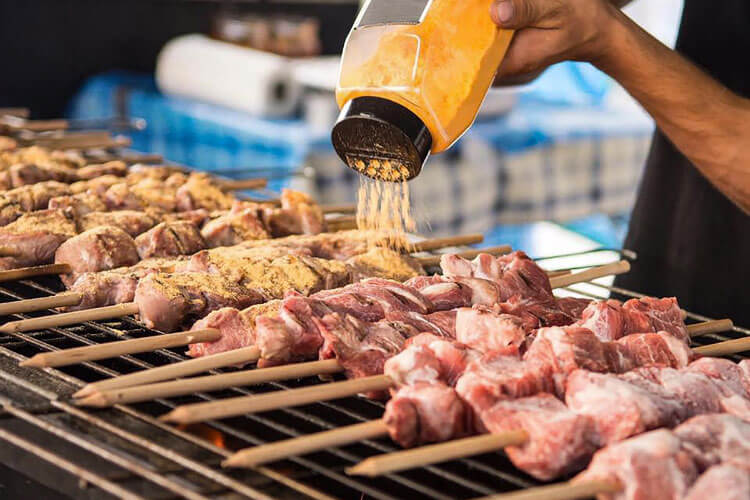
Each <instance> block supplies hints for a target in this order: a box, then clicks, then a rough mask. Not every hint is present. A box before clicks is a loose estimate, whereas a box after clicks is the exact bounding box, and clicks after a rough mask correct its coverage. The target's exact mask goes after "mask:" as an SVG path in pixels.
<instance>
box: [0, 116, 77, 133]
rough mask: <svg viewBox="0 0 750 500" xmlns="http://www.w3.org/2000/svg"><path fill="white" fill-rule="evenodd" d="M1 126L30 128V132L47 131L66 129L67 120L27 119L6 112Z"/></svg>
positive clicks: (0, 122)
mask: <svg viewBox="0 0 750 500" xmlns="http://www.w3.org/2000/svg"><path fill="white" fill-rule="evenodd" d="M0 127H7V128H9V129H12V130H28V131H30V132H46V131H50V130H65V129H67V128H68V122H67V120H27V119H26V118H23V117H19V116H14V114H11V113H6V114H4V116H2V117H0Z"/></svg>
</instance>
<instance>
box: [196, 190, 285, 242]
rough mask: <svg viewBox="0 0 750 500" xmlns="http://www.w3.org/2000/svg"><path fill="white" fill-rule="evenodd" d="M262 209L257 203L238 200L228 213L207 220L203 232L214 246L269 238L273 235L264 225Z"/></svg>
mask: <svg viewBox="0 0 750 500" xmlns="http://www.w3.org/2000/svg"><path fill="white" fill-rule="evenodd" d="M260 210H261V208H260V206H259V205H257V204H255V203H247V202H241V201H237V202H235V203H234V205H233V206H232V209H231V210H230V211H229V212H228V213H227V214H225V215H222V216H221V217H218V218H216V219H214V220H212V221H209V222H207V223H206V225H205V226H204V227H203V229H202V230H201V234H202V235H203V237H204V238H205V240H206V241H207V242H208V243H209V245H210V246H211V247H212V248H213V247H222V246H230V245H238V244H240V243H242V242H243V241H249V240H265V239H268V238H270V236H271V235H270V234H269V232H268V231H267V230H266V228H265V226H264V225H263V221H262V220H261V217H260Z"/></svg>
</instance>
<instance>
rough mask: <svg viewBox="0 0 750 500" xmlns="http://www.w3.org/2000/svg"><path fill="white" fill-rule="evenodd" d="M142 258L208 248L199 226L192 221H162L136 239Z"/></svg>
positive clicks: (173, 254)
mask: <svg viewBox="0 0 750 500" xmlns="http://www.w3.org/2000/svg"><path fill="white" fill-rule="evenodd" d="M135 245H136V247H137V248H138V255H140V257H141V259H147V258H150V257H171V256H177V255H191V254H194V253H195V252H198V251H200V250H203V249H204V248H206V242H205V241H203V237H202V236H201V234H200V231H198V228H197V227H195V225H194V224H191V223H190V222H162V223H161V224H157V225H156V226H154V227H153V228H151V229H150V230H148V231H146V232H145V233H143V234H141V235H140V236H138V237H137V238H136V239H135Z"/></svg>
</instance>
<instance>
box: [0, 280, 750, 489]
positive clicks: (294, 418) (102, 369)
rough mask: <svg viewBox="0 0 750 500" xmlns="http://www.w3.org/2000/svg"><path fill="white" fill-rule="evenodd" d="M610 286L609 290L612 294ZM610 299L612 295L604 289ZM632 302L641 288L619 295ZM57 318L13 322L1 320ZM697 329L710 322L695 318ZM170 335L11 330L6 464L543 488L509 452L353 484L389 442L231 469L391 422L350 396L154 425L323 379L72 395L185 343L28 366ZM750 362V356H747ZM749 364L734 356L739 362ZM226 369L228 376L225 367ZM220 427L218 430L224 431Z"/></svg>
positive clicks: (180, 479) (62, 478) (34, 293)
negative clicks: (81, 401) (36, 358)
mask: <svg viewBox="0 0 750 500" xmlns="http://www.w3.org/2000/svg"><path fill="white" fill-rule="evenodd" d="M603 288H606V287H603ZM60 290H61V285H60V283H59V281H58V280H57V278H42V279H38V280H34V281H20V282H13V283H5V284H3V286H2V287H0V297H1V298H2V299H1V300H2V301H12V300H16V299H22V298H33V297H40V296H44V295H48V294H51V293H56V292H58V291H60ZM602 291H606V290H602ZM615 291H618V292H621V293H623V294H625V295H632V292H628V291H626V290H620V289H616V290H615ZM46 314H50V312H49V311H41V312H38V313H31V314H29V315H16V316H13V317H2V318H0V322H5V321H11V320H14V319H22V318H25V317H31V316H35V315H46ZM689 317H690V319H691V320H693V321H702V320H704V319H707V318H703V317H702V316H698V315H695V314H691V315H690V316H689ZM747 334H750V331H748V330H745V329H742V328H735V330H734V331H732V332H727V333H726V334H724V335H713V334H712V335H705V336H702V337H699V338H698V339H696V342H695V343H696V345H705V344H710V343H714V342H718V341H722V340H729V339H732V338H739V337H743V336H745V335H747ZM150 335H158V332H155V331H151V330H148V329H146V328H144V327H142V326H141V325H139V324H138V323H136V322H134V321H133V320H131V319H128V318H124V319H122V320H120V321H107V322H103V323H86V324H84V325H78V326H74V327H68V328H53V329H49V330H43V331H38V332H30V333H18V334H10V335H8V334H0V378H2V381H3V382H2V383H3V390H2V394H0V403H2V405H3V410H4V411H0V439H1V440H3V441H5V442H6V443H7V445H3V446H0V463H2V464H4V465H6V466H8V467H12V468H14V469H16V470H18V471H21V472H23V473H25V474H26V475H28V476H30V477H32V478H34V479H35V480H37V481H40V482H41V483H42V484H43V485H44V486H46V487H48V488H51V489H53V490H59V491H61V492H63V493H64V494H67V495H70V496H73V497H75V498H109V497H125V498H149V499H168V498H180V497H184V498H195V499H198V498H219V499H225V498H226V499H232V498H331V497H336V498H378V499H391V498H409V499H417V498H436V499H449V498H473V497H477V496H483V495H488V494H492V493H500V492H505V491H512V490H516V489H519V488H524V487H529V486H532V485H536V484H538V483H537V482H536V481H534V480H533V479H531V478H529V477H528V476H525V475H524V474H522V473H520V472H518V471H517V470H516V469H514V468H513V467H512V465H511V464H510V463H509V462H508V461H507V460H506V459H505V458H504V456H503V454H501V453H492V454H486V455H482V456H476V457H472V458H470V459H463V460H456V461H453V462H448V463H443V464H438V465H436V466H431V467H423V468H420V469H414V470H410V471H406V472H403V473H399V474H392V475H388V476H384V477H380V478H376V479H364V478H360V477H349V476H347V475H346V474H345V473H344V468H345V467H348V466H351V465H353V464H354V463H356V462H359V461H360V460H362V459H364V458H367V457H369V456H372V455H376V454H380V453H384V452H388V451H394V450H396V447H395V446H394V445H393V444H392V443H391V442H390V441H389V440H375V441H365V442H362V443H359V444H356V445H352V446H348V447H346V448H343V449H330V450H327V451H325V452H319V453H314V454H309V455H306V456H304V457H295V458H291V459H289V460H285V461H281V462H276V463H274V464H271V465H270V466H266V467H259V468H257V469H256V470H237V469H222V468H221V466H220V462H221V460H222V459H223V458H225V457H227V456H229V455H230V454H231V451H233V450H237V449H240V448H244V447H247V446H252V445H256V444H260V443H266V442H270V441H277V440H281V439H286V438H289V437H294V436H298V435H300V434H307V433H312V432H318V431H321V430H326V429H330V428H334V427H337V426H342V425H349V424H353V423H358V422H363V421H367V420H372V419H376V418H379V417H380V416H381V415H382V412H383V405H382V404H381V403H378V402H375V401H371V400H368V399H364V398H346V399H341V400H336V401H331V402H327V403H316V404H311V405H306V406H301V407H296V408H291V409H287V410H278V411H271V412H266V413H262V414H258V415H248V416H243V417H237V418H232V419H226V420H222V421H220V422H212V423H211V424H210V426H208V425H195V426H190V427H187V428H175V427H173V426H169V425H165V424H162V423H160V422H158V421H157V420H156V419H155V418H154V417H157V416H159V415H162V414H164V413H166V412H167V411H169V410H170V409H172V408H174V407H176V406H178V405H180V404H184V403H192V402H198V401H206V400H214V399H220V398H225V397H231V396H237V395H247V394H254V393H262V392H268V391H275V390H279V389H286V388H294V387H301V386H306V385H312V384H316V383H319V382H320V381H319V379H317V378H308V379H303V380H295V381H288V382H283V383H268V384H263V385H259V386H252V387H247V388H235V389H231V390H226V391H221V392H214V393H210V394H208V393H207V394H195V395H192V396H189V397H176V398H170V399H165V400H157V401H153V402H148V403H139V404H134V405H129V406H118V407H115V408H112V409H107V410H96V411H90V410H83V409H81V408H78V407H75V406H72V405H71V404H68V403H67V401H68V396H69V395H70V394H72V393H73V392H75V391H76V390H77V389H78V388H80V387H81V386H83V385H84V384H85V383H87V382H93V381H96V380H101V379H104V378H109V377H112V376H116V375H119V374H124V373H130V372H133V371H137V370H141V369H145V368H149V367H153V366H160V365H164V364H167V363H170V362H174V361H180V360H184V359H186V357H185V356H184V355H182V354H181V352H182V351H184V350H185V348H184V347H181V348H176V349H173V350H170V349H165V350H159V351H156V352H152V353H144V354H137V355H130V356H121V357H118V358H114V359H107V360H102V361H98V362H88V363H83V364H78V365H73V366H69V367H64V368H60V369H46V370H45V371H41V370H39V369H31V368H20V367H18V361H19V360H22V359H23V357H30V356H33V355H34V354H37V353H39V352H46V351H51V350H58V349H65V348H70V347H77V346H82V345H89V344H96V343H104V342H110V341H114V340H121V339H123V338H136V337H143V336H150ZM744 354H746V355H747V354H748V353H744ZM741 357H743V356H740V355H738V356H734V358H735V360H739V359H740V358H741ZM216 372H217V373H218V372H219V371H216ZM217 431H218V432H217Z"/></svg>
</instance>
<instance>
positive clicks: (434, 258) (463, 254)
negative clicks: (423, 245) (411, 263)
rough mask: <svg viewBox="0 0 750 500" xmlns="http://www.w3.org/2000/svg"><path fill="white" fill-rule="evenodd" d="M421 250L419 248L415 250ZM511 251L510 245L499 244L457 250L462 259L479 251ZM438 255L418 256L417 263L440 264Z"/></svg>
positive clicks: (468, 257)
mask: <svg viewBox="0 0 750 500" xmlns="http://www.w3.org/2000/svg"><path fill="white" fill-rule="evenodd" d="M417 251H421V250H417ZM512 251H513V248H512V247H511V246H510V245H500V246H496V247H488V248H478V249H476V250H467V251H465V252H459V255H460V256H461V257H463V258H464V259H473V258H474V257H476V256H477V255H479V254H480V253H488V254H491V255H504V254H507V253H510V252H512ZM440 259H441V256H440V255H429V256H427V257H418V258H417V260H419V263H420V264H422V266H423V267H435V266H439V265H440Z"/></svg>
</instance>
